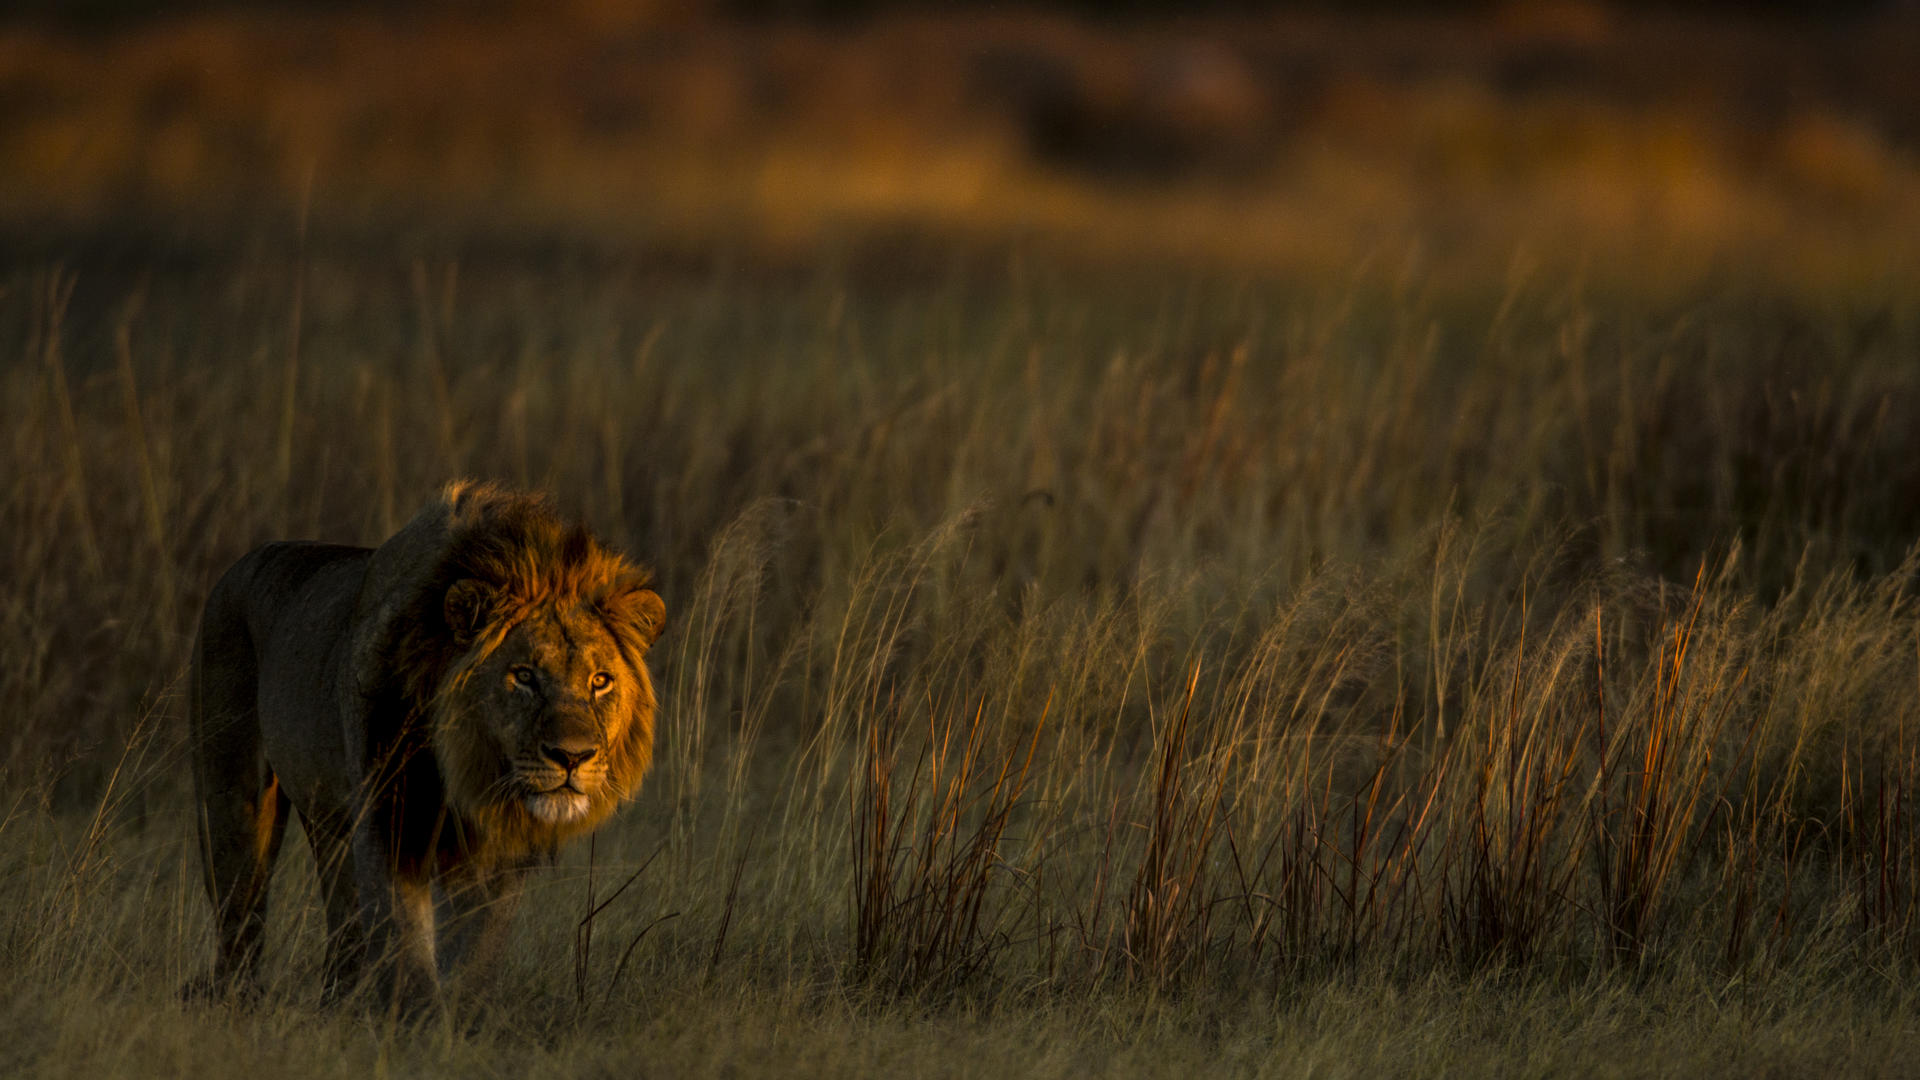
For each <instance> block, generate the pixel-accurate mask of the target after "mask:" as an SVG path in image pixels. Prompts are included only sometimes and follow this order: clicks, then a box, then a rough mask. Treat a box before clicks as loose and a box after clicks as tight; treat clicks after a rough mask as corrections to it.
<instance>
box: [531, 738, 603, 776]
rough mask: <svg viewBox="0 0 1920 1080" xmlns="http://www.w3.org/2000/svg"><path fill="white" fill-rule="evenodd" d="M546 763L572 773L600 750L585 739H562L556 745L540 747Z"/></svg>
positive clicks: (549, 744)
mask: <svg viewBox="0 0 1920 1080" xmlns="http://www.w3.org/2000/svg"><path fill="white" fill-rule="evenodd" d="M540 752H541V753H542V754H545V755H546V757H547V760H548V761H551V762H553V763H554V764H555V765H558V766H560V767H561V768H563V769H565V770H567V771H568V772H572V771H573V770H575V769H577V768H579V767H580V766H582V765H584V764H586V763H587V762H588V761H590V760H592V758H593V755H595V754H597V753H599V752H600V748H599V747H597V746H595V745H593V744H592V743H590V742H588V741H587V740H585V739H562V740H561V741H559V742H557V743H548V744H546V745H543V746H541V747H540Z"/></svg>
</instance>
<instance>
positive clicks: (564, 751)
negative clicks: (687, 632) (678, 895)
mask: <svg viewBox="0 0 1920 1080" xmlns="http://www.w3.org/2000/svg"><path fill="white" fill-rule="evenodd" d="M476 590H477V591H476ZM510 606H511V605H510V604H502V603H501V602H500V598H499V597H498V596H497V595H490V594H488V593H487V591H486V587H485V586H480V585H478V584H477V583H474V582H462V583H461V584H460V585H456V586H455V587H454V589H453V590H452V591H450V592H449V595H448V608H449V612H450V613H451V615H452V616H453V617H454V618H472V619H474V620H476V621H477V622H478V623H479V624H480V627H479V629H478V630H477V632H476V633H475V635H474V638H473V649H472V651H471V652H470V653H469V655H468V662H467V663H465V664H462V665H460V666H459V669H458V674H457V677H456V678H454V679H451V680H449V684H448V686H447V688H446V690H445V692H444V694H443V700H442V702H441V703H440V708H439V709H438V710H437V712H438V716H437V718H436V720H435V726H434V752H435V757H436V758H437V759H438V760H439V762H440V764H441V767H442V771H443V773H444V774H445V775H446V779H447V785H448V795H449V798H450V800H451V801H452V802H453V803H454V804H455V806H457V807H458V808H460V809H461V810H463V811H466V812H468V813H469V814H471V815H473V816H475V817H478V818H481V819H483V820H485V819H491V820H493V821H494V822H495V823H496V824H499V825H502V826H507V827H508V828H509V830H511V829H512V828H513V827H514V826H516V825H517V826H519V827H521V828H525V827H527V826H529V825H534V824H535V823H537V826H538V827H545V829H546V830H550V835H552V836H553V837H554V838H559V837H562V836H565V835H571V834H574V833H577V832H582V831H585V830H586V829H590V828H592V827H593V826H595V825H597V824H598V823H599V822H600V821H601V820H603V819H605V818H606V816H607V815H608V814H610V813H612V811H613V810H614V808H615V807H616V806H617V805H618V804H619V802H620V800H621V799H623V798H625V797H627V796H628V795H629V794H631V793H632V791H633V789H634V788H635V787H636V786H637V785H638V783H639V781H640V777H641V774H643V773H644V772H645V771H646V767H647V764H648V762H649V760H650V758H651V753H652V737H653V709H654V698H653V687H652V684H651V682H650V681H649V680H648V677H647V670H646V665H645V664H644V663H643V662H642V660H643V654H644V650H645V649H646V647H647V646H648V645H650V644H651V643H652V640H653V634H655V633H657V631H658V625H659V621H660V616H661V614H662V608H661V606H660V600H659V597H658V596H656V595H655V594H654V593H653V592H652V591H650V590H645V589H635V590H627V591H623V592H615V593H613V594H611V595H609V596H607V597H603V598H601V599H600V600H599V601H598V602H594V601H585V600H583V601H579V602H576V603H573V604H570V605H567V606H560V605H557V604H546V605H542V606H540V607H537V608H534V609H532V610H530V611H521V612H508V613H505V614H503V613H502V609H503V608H508V607H510ZM450 621H451V619H450ZM527 819H531V821H528V820H527ZM535 831H539V830H538V828H537V827H536V829H535Z"/></svg>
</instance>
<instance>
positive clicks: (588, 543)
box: [391, 481, 658, 715]
mask: <svg viewBox="0 0 1920 1080" xmlns="http://www.w3.org/2000/svg"><path fill="white" fill-rule="evenodd" d="M441 499H442V502H443V504H444V505H445V506H446V507H447V509H448V510H449V511H450V512H451V513H450V519H451V520H450V523H449V524H450V531H449V535H448V536H447V537H446V542H445V547H444V549H443V550H442V551H441V553H440V555H439V558H438V559H437V560H436V562H435V565H434V566H433V568H432V570H431V571H430V573H429V574H428V578H427V581H426V582H425V585H424V588H421V589H419V590H418V591H417V592H416V594H415V595H414V597H413V600H412V604H411V610H409V611H408V612H407V614H406V616H405V617H404V618H402V619H400V620H397V625H396V627H395V633H394V637H393V639H392V650H391V655H392V660H393V664H392V666H393V668H394V670H396V671H398V672H399V673H400V674H401V677H402V680H403V682H402V686H401V687H400V689H401V692H402V694H403V696H404V698H405V700H406V702H407V704H408V707H409V709H410V711H412V712H414V713H415V714H416V715H418V714H421V713H424V712H426V711H428V710H429V709H430V708H431V706H432V703H433V700H434V698H435V697H437V696H438V695H439V694H440V692H441V691H442V689H443V686H444V683H445V681H446V677H447V675H448V673H449V672H450V671H452V670H453V669H454V668H455V666H456V665H458V664H459V663H460V661H462V660H463V659H467V660H471V659H478V658H480V657H484V656H485V655H486V653H488V652H491V651H492V650H493V648H495V647H497V646H498V645H499V643H500V641H501V639H503V638H504V637H505V636H506V634H507V632H508V631H510V630H511V629H512V628H513V627H514V625H515V624H517V623H518V622H519V621H520V620H521V619H522V618H523V617H525V615H526V614H527V613H528V612H530V611H532V610H534V609H535V608H538V607H542V606H544V605H548V604H553V605H558V606H570V605H574V604H583V603H584V604H588V605H590V606H592V607H594V608H596V609H599V610H600V611H602V612H603V613H611V612H612V609H613V607H614V604H615V601H616V600H617V598H618V597H619V596H621V595H623V594H625V593H628V592H631V591H635V590H639V589H643V588H646V587H647V586H648V585H650V584H651V583H652V581H653V575H652V573H651V572H650V571H649V570H648V569H647V568H646V567H644V566H640V565H637V564H635V563H633V562H630V561H629V560H627V559H626V558H625V557H624V556H622V555H620V554H619V553H618V552H615V551H612V550H609V549H608V548H607V547H605V546H604V545H603V544H601V543H600V541H599V540H597V539H596V538H595V537H594V536H593V534H592V533H590V532H588V531H587V529H586V528H585V527H584V526H582V525H577V524H571V523H568V522H566V521H563V520H562V519H561V518H560V516H559V514H558V513H556V512H555V510H554V508H553V503H552V501H551V500H550V499H548V498H547V497H546V496H544V495H534V494H526V493H522V492H514V491H508V490H506V489H504V488H501V487H498V486H496V485H494V484H489V483H482V482H473V481H461V482H456V483H453V484H449V485H448V486H447V487H446V489H445V490H444V491H443V492H442V495H441ZM461 581H476V582H479V583H481V584H483V585H485V586H487V587H488V589H489V591H490V593H491V595H492V597H493V603H491V604H490V605H488V608H487V610H486V611H484V612H482V613H480V614H481V620H480V625H479V626H478V627H477V628H476V632H475V633H473V634H471V635H470V637H469V638H468V639H467V640H462V638H463V635H462V634H461V633H460V632H458V631H457V629H456V628H455V627H454V626H452V625H451V624H450V623H449V622H448V620H447V611H446V605H445V598H446V595H447V592H448V590H449V589H451V588H452V587H453V586H454V584H456V583H457V582H461ZM604 621H605V622H606V624H607V628H608V630H609V631H610V632H612V634H613V635H614V638H615V640H616V641H618V642H619V644H620V648H621V651H622V652H623V653H625V654H626V656H627V659H628V662H629V663H633V664H635V666H636V667H638V668H639V669H640V670H643V671H644V670H645V669H644V667H641V666H640V665H639V664H638V660H639V658H640V657H641V656H642V655H644V654H645V653H646V650H647V647H648V645H650V644H651V641H652V635H651V634H650V633H649V628H648V627H645V626H637V625H634V624H633V623H631V622H630V621H629V620H624V619H614V618H609V619H605V620H604ZM651 629H652V630H653V631H654V632H657V629H658V628H657V627H656V628H651Z"/></svg>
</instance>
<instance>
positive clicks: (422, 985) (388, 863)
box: [353, 828, 440, 1016]
mask: <svg viewBox="0 0 1920 1080" xmlns="http://www.w3.org/2000/svg"><path fill="white" fill-rule="evenodd" d="M370 834H371V830H367V829H364V828H363V829H361V830H358V831H357V833H356V835H355V837H354V843H353V862H354V878H355V884H356V885H357V886H358V891H359V894H360V925H361V926H362V927H363V928H364V931H365V942H366V945H365V948H366V952H365V957H366V963H367V964H368V965H370V967H371V975H372V983H373V989H374V992H375V994H376V998H375V1000H376V1002H377V1003H378V1004H380V1005H383V1006H385V1007H386V1008H387V1009H388V1010H390V1011H393V1012H396V1013H397V1014H398V1015H402V1016H414V1015H418V1014H420V1013H423V1012H428V1011H432V1010H433V1009H435V1008H436V1007H437V1006H438V1004H439V1000H440V990H439V979H438V977H437V975H436V973H435V968H434V957H433V953H434V929H433V923H434V910H433V881H432V879H431V877H429V876H428V873H427V871H426V868H425V867H424V866H416V865H401V864H400V863H399V862H398V861H397V860H395V859H394V858H393V856H392V854H391V853H390V851H388V850H387V849H386V846H385V845H382V844H380V843H378V842H377V840H376V838H375V837H374V836H372V835H370Z"/></svg>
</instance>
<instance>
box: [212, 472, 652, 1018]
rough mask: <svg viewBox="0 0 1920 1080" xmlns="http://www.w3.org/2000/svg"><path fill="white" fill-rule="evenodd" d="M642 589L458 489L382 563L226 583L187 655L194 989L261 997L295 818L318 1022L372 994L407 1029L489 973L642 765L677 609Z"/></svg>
mask: <svg viewBox="0 0 1920 1080" xmlns="http://www.w3.org/2000/svg"><path fill="white" fill-rule="evenodd" d="M649 580H650V579H649V576H648V574H647V572H646V571H645V570H642V569H640V568H638V567H636V566H634V565H633V564H631V563H629V562H628V561H627V560H625V559H624V558H622V557H621V556H619V555H618V554H615V553H613V552H611V551H609V550H608V549H606V548H605V547H603V546H601V544H600V543H599V542H598V541H597V540H595V539H594V538H593V537H592V536H591V535H589V534H588V533H587V531H586V530H585V529H583V528H581V527H579V526H576V525H568V524H565V523H563V522H562V521H560V519H559V518H558V517H556V516H555V514H554V512H553V510H552V509H551V507H550V506H549V505H548V503H547V502H546V501H545V500H544V499H542V498H539V497H536V496H530V495H524V494H518V493H514V492H509V491H505V490H503V489H500V488H497V487H494V486H491V485H486V484H475V483H470V482H468V483H456V484H452V485H450V486H448V487H447V488H446V489H445V490H444V491H442V492H441V494H440V496H439V497H438V498H436V499H434V500H433V501H432V502H430V503H428V504H427V506H426V507H425V508H424V509H422V510H421V511H420V513H419V514H418V515H417V516H415V517H414V519H413V521H411V522H410V523H408V524H407V525H406V527H404V528H402V529H401V530H400V531H399V532H398V533H396V534H395V535H394V536H393V537H392V538H391V539H389V540H388V541H387V542H386V543H384V544H382V545H380V547H378V548H374V549H368V548H360V547H341V546H336V545H331V544H315V543H274V544H267V545H265V546H263V547H260V548H256V549H255V550H254V551H252V552H251V553H249V554H248V555H246V556H245V557H244V558H242V559H241V560H240V561H239V562H237V563H235V564H234V565H233V567H232V568H231V569H229V570H228V571H227V572H226V574H224V575H223V576H222V577H221V578H220V581H219V583H218V584H216V585H215V586H214V587H213V593H212V595H211V596H209V597H208V598H207V606H206V610H205V612H204V613H203V614H202V616H201V620H200V636H199V641H198V643H197V645H196V647H195V651H194V659H193V705H192V710H191V726H192V744H193V749H192V753H193V779H194V789H195V792H196V794H197V796H198V812H199V822H200V830H199V831H200V846H201V855H202V858H203V859H204V861H205V870H206V886H207V895H208V897H209V898H210V899H211V900H212V901H213V908H214V917H215V922H216V924H217V934H218V939H219V951H218V954H217V957H216V959H215V962H214V967H213V972H212V974H211V976H210V977H208V979H206V980H205V981H203V982H200V983H197V984H195V986H194V987H193V989H194V990H196V991H201V992H212V993H217V994H219V993H227V992H230V991H234V990H241V991H251V989H252V988H253V985H254V980H255V977H256V970H257V967H258V964H259V958H260V938H261V930H262V924H263V920H264V917H265V914H266V907H267V884H268V880H269V879H270V877H271V875H272V873H273V863H274V856H275V855H276V854H277V853H278V851H279V848H280V838H281V835H282V833H283V832H284V830H285V827H286V823H287V810H288V808H289V807H291V808H292V809H293V810H294V811H296V812H298V813H299V815H300V821H301V824H302V825H303V826H304V828H305V830H306V834H307V840H308V842H309V843H310V844H311V845H312V846H313V855H314V861H315V862H316V863H317V864H318V866H319V872H320V882H321V890H322V893H323V895H324V898H325V901H326V910H327V929H328V936H327V955H326V983H325V992H326V994H327V996H328V998H329V999H330V1000H331V999H333V998H336V997H338V996H339V995H340V994H341V993H342V992H344V991H345V990H346V989H348V988H349V987H350V986H351V985H352V984H353V983H354V982H355V981H356V980H357V979H359V978H360V977H362V976H368V977H370V978H371V979H372V981H373V984H374V985H375V987H376V988H377V990H378V992H379V993H381V994H382V995H383V996H384V999H385V1001H386V1002H387V1003H389V1004H394V1005H398V1006H400V1007H403V1008H406V1009H409V1010H412V1009H414V1008H417V1007H420V1006H423V1005H432V1004H433V1003H434V1002H436V1001H437V1000H438V997H439V985H440V978H441V977H443V976H445V975H446V974H447V973H448V972H450V971H451V970H452V969H453V968H454V966H455V965H456V964H463V967H462V971H463V973H464V974H463V976H462V977H463V978H469V977H474V978H478V977H481V976H483V975H484V973H485V972H486V971H487V970H488V969H489V968H490V967H491V966H492V961H493V960H494V958H495V956H496V954H497V953H498V951H499V947H500V945H501V941H502V937H503V935H504V931H505V929H506V926H507V923H508V921H509V920H510V918H511V916H512V910H513V907H514V906H515V905H514V901H515V898H516V896H517V894H518V892H519V885H520V882H521V880H522V878H523V877H524V876H525V874H526V872H527V871H528V869H530V868H531V867H532V866H533V865H534V864H535V863H536V862H538V861H539V860H540V859H541V858H542V857H543V856H545V855H547V854H548V853H550V852H551V851H552V850H553V848H554V846H555V845H557V844H559V843H560V842H561V841H563V840H568V839H571V838H573V837H576V836H580V835H583V834H585V833H587V832H589V831H590V830H592V829H593V828H594V827H595V826H597V825H599V824H600V823H601V822H602V821H605V820H606V819H607V817H608V815H610V814H611V813H612V812H613V810H614V808H615V807H616V806H617V805H618V804H619V803H620V802H621V800H623V799H625V798H627V797H628V796H629V795H631V794H632V793H633V791H634V789H635V788H636V787H637V786H638V785H639V783H640V778H641V776H642V775H643V774H644V773H645V772H646V771H647V766H648V765H649V763H650V762H651V760H652V754H653V713H654V696H653V684H652V682H651V681H650V680H649V679H648V677H647V666H646V652H647V649H648V648H649V647H650V646H652V644H653V642H654V639H655V638H656V637H657V636H658V635H659V633H660V626H661V623H662V621H663V619H664V618H665V615H666V609H665V607H664V606H663V605H662V604H661V602H660V597H659V596H658V595H656V594H655V593H654V592H653V591H652V590H651V589H649V588H648V587H647V586H648V583H649ZM436 892H437V898H436ZM436 909H437V910H436ZM436 915H438V916H439V917H438V919H436ZM436 922H438V924H439V925H438V934H436Z"/></svg>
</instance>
